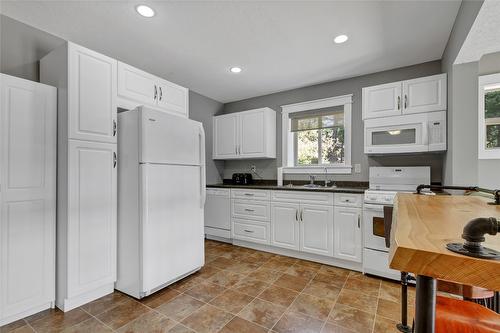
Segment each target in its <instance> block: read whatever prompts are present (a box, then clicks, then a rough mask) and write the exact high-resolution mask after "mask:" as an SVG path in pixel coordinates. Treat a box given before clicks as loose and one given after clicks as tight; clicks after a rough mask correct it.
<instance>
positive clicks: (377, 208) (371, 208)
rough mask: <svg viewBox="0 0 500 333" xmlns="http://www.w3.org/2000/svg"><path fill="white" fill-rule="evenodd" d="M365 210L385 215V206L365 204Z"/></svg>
mask: <svg viewBox="0 0 500 333" xmlns="http://www.w3.org/2000/svg"><path fill="white" fill-rule="evenodd" d="M363 209H364V210H369V211H374V212H377V213H383V212H384V205H373V204H364V206H363Z"/></svg>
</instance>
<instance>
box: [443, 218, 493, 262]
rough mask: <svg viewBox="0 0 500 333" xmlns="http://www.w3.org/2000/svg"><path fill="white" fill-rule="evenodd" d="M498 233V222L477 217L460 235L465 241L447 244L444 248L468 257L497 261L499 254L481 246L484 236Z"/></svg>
mask: <svg viewBox="0 0 500 333" xmlns="http://www.w3.org/2000/svg"><path fill="white" fill-rule="evenodd" d="M498 232H500V221H498V220H497V219H496V218H494V217H489V218H488V217H478V218H476V219H473V220H472V221H470V222H469V223H467V224H466V225H465V227H464V232H463V234H462V238H463V239H464V240H465V242H464V243H463V244H462V243H448V244H446V248H447V249H448V250H450V251H453V252H456V253H460V254H463V255H466V256H470V257H476V258H483V259H497V260H498V259H500V252H498V251H496V250H494V249H489V248H487V247H483V246H482V245H481V243H482V242H484V241H485V238H484V235H485V234H490V235H492V236H494V235H496V234H497V233H498Z"/></svg>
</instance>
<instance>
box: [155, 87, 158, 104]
mask: <svg viewBox="0 0 500 333" xmlns="http://www.w3.org/2000/svg"><path fill="white" fill-rule="evenodd" d="M157 96H158V88H156V84H155V96H154V100H155V101H156V97H157Z"/></svg>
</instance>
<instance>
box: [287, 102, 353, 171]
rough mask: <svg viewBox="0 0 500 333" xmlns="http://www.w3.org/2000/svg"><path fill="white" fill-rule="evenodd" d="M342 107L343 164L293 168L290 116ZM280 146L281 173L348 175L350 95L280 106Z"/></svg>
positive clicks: (349, 167) (350, 167)
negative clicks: (297, 113)
mask: <svg viewBox="0 0 500 333" xmlns="http://www.w3.org/2000/svg"><path fill="white" fill-rule="evenodd" d="M341 105H343V106H344V129H345V132H344V133H345V134H344V163H338V164H334V165H317V166H295V163H294V154H293V149H294V147H293V142H294V140H293V133H292V132H290V127H291V120H290V114H291V113H296V112H302V111H309V110H316V109H322V108H328V107H333V106H341ZM281 110H282V111H281V135H282V139H281V144H282V164H281V165H282V166H283V173H296V174H300V173H302V174H304V173H331V174H350V173H352V165H351V136H352V133H351V121H352V119H351V113H352V94H350V95H343V96H336V97H329V98H323V99H316V100H313V101H307V102H301V103H295V104H288V105H282V106H281Z"/></svg>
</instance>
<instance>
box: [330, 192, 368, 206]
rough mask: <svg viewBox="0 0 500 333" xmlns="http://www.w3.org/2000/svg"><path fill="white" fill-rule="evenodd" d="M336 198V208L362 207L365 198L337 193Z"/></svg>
mask: <svg viewBox="0 0 500 333" xmlns="http://www.w3.org/2000/svg"><path fill="white" fill-rule="evenodd" d="M334 198H335V200H334V205H335V206H348V207H361V205H362V198H363V196H362V195H361V194H352V193H335V195H334Z"/></svg>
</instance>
